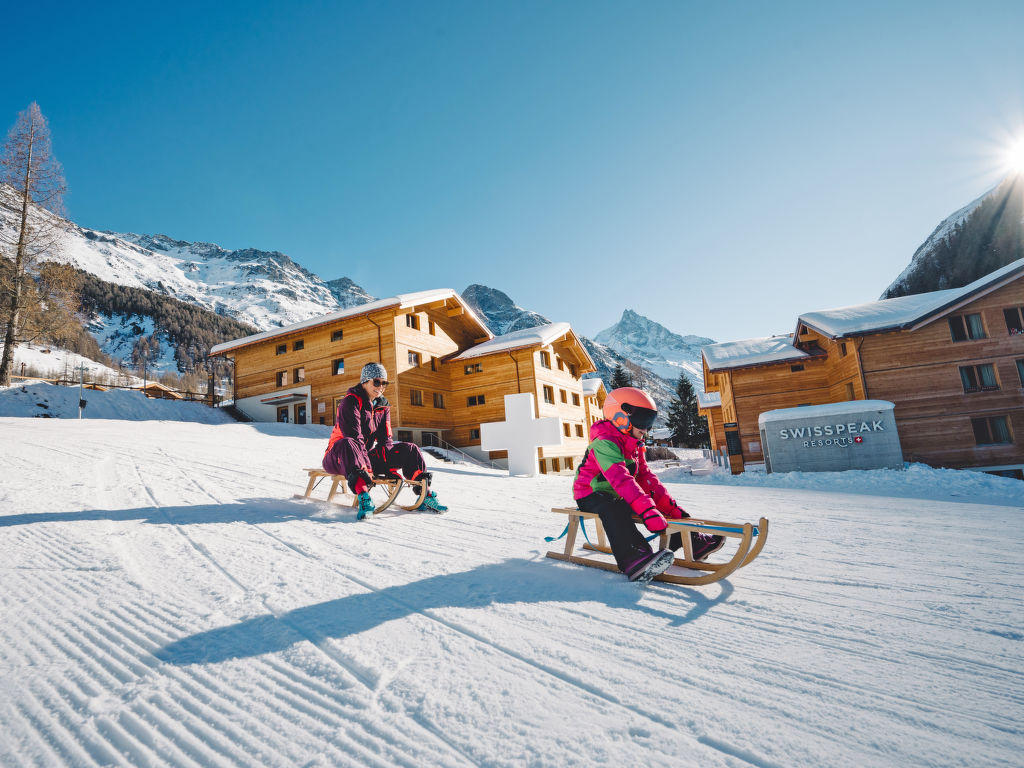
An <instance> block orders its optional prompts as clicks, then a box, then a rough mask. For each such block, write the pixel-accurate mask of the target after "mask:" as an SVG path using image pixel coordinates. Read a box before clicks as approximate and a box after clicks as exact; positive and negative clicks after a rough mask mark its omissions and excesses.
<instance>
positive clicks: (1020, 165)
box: [1005, 136, 1024, 174]
mask: <svg viewBox="0 0 1024 768" xmlns="http://www.w3.org/2000/svg"><path fill="white" fill-rule="evenodd" d="M1005 162H1006V167H1007V169H1008V170H1009V171H1010V172H1011V173H1022V174H1024V136H1021V137H1019V138H1018V139H1017V140H1016V141H1014V142H1013V143H1012V144H1011V145H1010V147H1009V149H1007V150H1006V158H1005Z"/></svg>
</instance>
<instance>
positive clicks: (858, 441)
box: [758, 400, 903, 472]
mask: <svg viewBox="0 0 1024 768" xmlns="http://www.w3.org/2000/svg"><path fill="white" fill-rule="evenodd" d="M893 409H894V406H893V404H892V403H890V402H888V401H887V400H850V401H847V402H843V403H830V404H828V405H812V406H803V407H799V408H782V409H779V410H775V411H766V412H765V413H762V414H761V416H760V417H759V418H758V428H759V430H760V432H761V444H762V446H763V448H764V451H763V453H764V458H765V469H766V470H767V471H768V472H792V471H799V472H821V471H832V472H835V471H842V470H846V469H885V468H891V469H898V468H901V467H902V466H903V451H902V449H901V447H900V438H899V432H898V430H897V428H896V417H895V416H894V414H893Z"/></svg>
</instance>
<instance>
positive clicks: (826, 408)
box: [757, 400, 896, 426]
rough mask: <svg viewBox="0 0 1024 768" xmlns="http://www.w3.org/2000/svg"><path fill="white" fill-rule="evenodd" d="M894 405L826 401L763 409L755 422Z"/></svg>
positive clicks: (887, 408) (761, 422) (879, 409)
mask: <svg viewBox="0 0 1024 768" xmlns="http://www.w3.org/2000/svg"><path fill="white" fill-rule="evenodd" d="M895 407H896V406H895V405H894V404H893V403H890V402H889V401H888V400H850V401H847V402H844V403H827V404H826V405H800V406H797V407H796V408H777V409H775V410H774V411H765V412H764V413H762V414H761V415H760V416H758V417H757V423H758V426H763V425H764V424H770V423H772V422H775V421H790V420H791V419H810V418H815V419H819V418H828V417H830V416H843V415H846V414H848V413H863V412H864V411H891V410H892V409H893V408H895Z"/></svg>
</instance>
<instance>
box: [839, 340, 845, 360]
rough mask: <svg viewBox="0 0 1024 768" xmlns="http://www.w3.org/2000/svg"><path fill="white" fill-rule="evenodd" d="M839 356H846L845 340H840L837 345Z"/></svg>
mask: <svg viewBox="0 0 1024 768" xmlns="http://www.w3.org/2000/svg"><path fill="white" fill-rule="evenodd" d="M839 356H840V357H846V342H845V341H844V342H842V343H841V344H840V345H839Z"/></svg>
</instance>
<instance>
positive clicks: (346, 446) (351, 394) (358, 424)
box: [323, 363, 448, 520]
mask: <svg viewBox="0 0 1024 768" xmlns="http://www.w3.org/2000/svg"><path fill="white" fill-rule="evenodd" d="M387 386H388V372H387V371H386V370H385V369H384V366H383V365H381V364H380V363H367V364H366V365H364V366H363V370H362V371H361V372H360V374H359V386H357V387H352V388H351V389H350V390H349V391H348V394H346V395H345V397H343V398H342V399H341V400H340V401H339V402H338V412H337V413H336V414H335V415H334V431H333V432H331V438H330V441H329V442H328V443H327V450H326V451H325V452H324V460H323V467H324V469H325V470H327V471H328V472H331V473H332V474H335V475H344V476H345V480H346V481H347V482H348V485H349V488H351V489H352V492H353V493H355V494H357V496H358V498H359V512H358V513H357V515H356V516H357V517H358V519H360V520H362V519H363V518H366V517H373V509H374V504H373V499H371V498H370V494H369V492H368V491H369V488H370V486H371V485H373V475H388V474H392V475H397V474H398V471H399V470H401V473H402V475H403V476H404V477H405V479H406V480H408V481H409V482H410V483H413V484H414V485H418V484H419V483H423V482H425V483H427V485H428V486H429V484H430V473H429V472H425V471H424V470H425V469H426V464H425V463H424V462H423V454H422V453H421V452H420V447H419V446H418V445H416V444H415V443H396V442H394V441H393V440H392V439H391V405H390V404H389V403H388V401H387V398H385V397H384V390H385V389H387ZM417 509H418V511H420V512H445V511H447V509H448V507H442V506H441V505H440V504H439V503H438V501H437V494H436V493H434V492H433V491H430V492H428V494H427V497H426V498H425V499H424V500H423V503H422V504H421V505H420V506H419V507H418V508H417Z"/></svg>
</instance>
